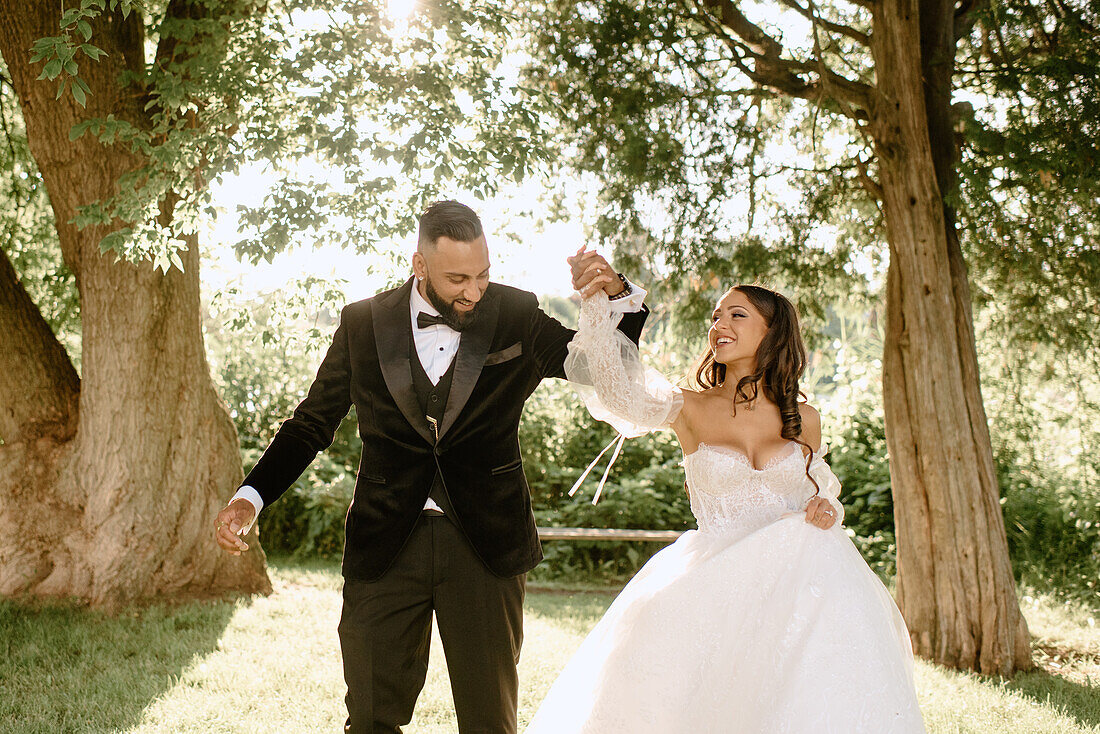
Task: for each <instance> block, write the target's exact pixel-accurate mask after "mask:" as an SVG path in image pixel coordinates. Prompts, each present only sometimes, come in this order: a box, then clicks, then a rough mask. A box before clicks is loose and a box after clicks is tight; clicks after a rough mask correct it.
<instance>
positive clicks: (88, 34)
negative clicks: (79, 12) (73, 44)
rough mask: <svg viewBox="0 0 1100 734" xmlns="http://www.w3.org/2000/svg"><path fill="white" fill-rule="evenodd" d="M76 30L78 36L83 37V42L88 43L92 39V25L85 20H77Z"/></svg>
mask: <svg viewBox="0 0 1100 734" xmlns="http://www.w3.org/2000/svg"><path fill="white" fill-rule="evenodd" d="M76 30H77V31H79V32H80V35H82V36H84V40H85V41H89V40H91V38H92V24H91V23H89V22H88V21H86V20H79V21H77V24H76Z"/></svg>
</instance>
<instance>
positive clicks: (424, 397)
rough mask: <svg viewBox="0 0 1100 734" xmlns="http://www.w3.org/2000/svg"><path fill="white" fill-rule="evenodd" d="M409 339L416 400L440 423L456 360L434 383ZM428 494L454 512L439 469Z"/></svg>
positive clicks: (423, 409) (423, 410) (425, 412)
mask: <svg viewBox="0 0 1100 734" xmlns="http://www.w3.org/2000/svg"><path fill="white" fill-rule="evenodd" d="M409 341H410V345H411V348H410V349H409V352H410V354H409V364H410V365H412V378H413V392H414V393H416V400H417V402H418V403H419V404H420V410H421V412H422V413H424V415H426V416H428V417H429V418H430V419H431V420H429V421H428V422H429V423H431V422H432V420H434V421H435V425H439V422H440V421H442V420H443V412H444V410H446V408H447V398H448V397H449V396H450V394H451V380H452V379H453V378H454V373H455V361H454V360H453V359H452V360H451V365H450V366H449V367H448V368H447V371H446V372H444V373H443V376H442V377H440V378H439V382H437V383H436V384H434V385H433V384H432V381H431V378H429V377H428V373H427V372H425V371H424V365H422V364H421V363H420V355H419V354H418V353H417V351H416V340H415V339H410V340H409ZM428 496H429V497H431V498H432V501H433V502H435V503H436V504H437V505H439V506H440V507H441V508H442V509H443V512H444V513H446V514H453V513H454V510H453V509H452V507H451V502H450V499H449V498H448V497H447V490H446V488H445V487H444V486H443V478H442V476H441V475H440V473H439V472H438V471H436V473H435V477H434V478H433V479H432V488H431V490H429V491H428Z"/></svg>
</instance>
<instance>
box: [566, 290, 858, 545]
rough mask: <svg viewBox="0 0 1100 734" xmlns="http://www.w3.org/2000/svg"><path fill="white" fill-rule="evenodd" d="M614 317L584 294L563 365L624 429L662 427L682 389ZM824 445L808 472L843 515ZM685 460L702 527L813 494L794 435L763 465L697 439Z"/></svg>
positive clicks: (734, 522)
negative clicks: (649, 363) (647, 361)
mask: <svg viewBox="0 0 1100 734" xmlns="http://www.w3.org/2000/svg"><path fill="white" fill-rule="evenodd" d="M619 318H621V314H616V313H613V312H612V311H611V309H610V307H609V305H608V302H607V299H606V297H602V296H600V295H597V296H595V297H592V298H588V299H586V300H585V301H584V303H583V304H582V306H581V318H580V327H579V329H578V331H577V335H576V337H574V339H573V341H572V342H571V343H570V345H569V356H568V357H567V358H566V360H565V373H566V375H567V376H568V377H569V379H570V380H571V381H572V382H573V385H574V388H575V389H576V390H577V393H578V394H579V395H580V396H581V399H583V400H584V402H585V405H586V406H587V407H588V410H589V412H591V413H592V415H593V416H594V417H596V418H598V419H599V420H603V421H607V422H608V423H610V424H611V425H612V426H614V427H615V428H617V429H618V430H619V431H620V432H621V433H622V434H624V435H626V436H638V435H641V434H643V433H646V432H647V431H652V430H656V429H659V428H667V427H669V426H671V425H672V423H673V422H675V420H676V418H677V417H678V416H679V414H680V410H681V408H682V407H683V402H684V397H683V392H682V391H681V390H680V389H679V388H677V387H675V386H673V385H672V384H671V383H670V382H669V381H668V380H667V379H665V378H664V377H663V376H662V375H661V374H660V373H658V372H657V371H656V370H653V369H650V368H647V367H646V366H645V365H644V364H642V361H641V357H640V356H639V354H638V347H637V346H636V345H635V344H634V343H633V342H631V341H630V340H629V339H627V338H626V337H625V336H624V335H623V334H622V332H620V331H618V330H617V329H616V328H615V327H616V325H617V323H618V320H619ZM826 451H827V449H826V448H825V447H822V448H821V449H820V450H819V451H817V452H815V453H814V456H813V460H812V461H811V462H810V475H812V476H813V479H814V481H816V482H817V485H818V487H819V492H818V495H819V496H821V497H823V498H825V499H826V500H828V501H829V503H830V504H831V505H832V506H833V509H834V510H836V513H837V520H838V521H839V522H842V521H843V519H844V509H843V507H842V506H841V505H840V502H839V501H838V499H837V498H838V496H839V494H840V482H839V481H838V480H837V478H836V476H835V475H834V474H833V472H832V470H831V469H829V465H828V464H826V463H825V461H824V458H823V457H824V455H825V453H826ZM684 468H685V470H686V472H687V481H688V488H689V491H690V493H691V510H692V512H693V513H694V514H695V518H696V520H697V521H698V523H699V529H700V530H702V531H723V530H734V529H743V528H746V527H760V526H763V525H766V524H768V523H769V522H772V521H774V520H777V519H779V518H780V517H781V516H782V515H784V514H786V513H789V512H797V511H800V510H804V509H805V508H806V504H807V502H809V500H810V498H811V497H813V496H814V484H813V482H811V481H810V478H809V477H808V476H806V457H805V455H804V454H803V452H802V450H801V448H800V446H799V444H797V443H795V442H793V441H791V442H789V443H788V445H787V447H786V448H784V449H783V450H782V451H780V453H779V454H778V455H776V456H775V458H773V459H772V460H771V461H769V462H768V463H767V464H766V465H765V466H763V467H761V468H760V469H756V468H755V467H753V466H752V463H751V462H750V461H749V459H748V457H746V456H745V455H744V454H741V453H740V452H738V451H736V450H735V449H731V448H725V447H720V446H719V447H716V446H710V445H708V444H700V445H699V448H698V450H696V451H694V452H693V453H691V454H688V455H687V456H686V457H685V458H684Z"/></svg>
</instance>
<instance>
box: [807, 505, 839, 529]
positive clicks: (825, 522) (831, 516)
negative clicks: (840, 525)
mask: <svg viewBox="0 0 1100 734" xmlns="http://www.w3.org/2000/svg"><path fill="white" fill-rule="evenodd" d="M806 522H808V523H810V524H811V525H813V526H814V527H818V528H821V529H822V530H828V529H829V528H831V527H832V526H833V525H834V524H835V523H836V510H834V509H833V506H832V505H831V504H829V501H828V500H827V499H825V498H824V497H811V498H810V502H809V504H807V505H806Z"/></svg>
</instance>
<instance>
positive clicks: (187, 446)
mask: <svg viewBox="0 0 1100 734" xmlns="http://www.w3.org/2000/svg"><path fill="white" fill-rule="evenodd" d="M60 9H61V6H60V5H58V4H57V3H53V2H46V1H45V0H32V1H31V2H28V1H27V0H18V1H17V0H2V2H0V54H2V56H3V58H4V60H5V61H6V63H7V66H8V69H9V70H10V72H11V75H12V80H13V82H14V85H15V89H16V91H17V93H18V95H19V100H20V104H21V108H22V112H23V117H24V120H25V123H26V128H27V136H28V140H29V143H30V149H31V152H32V154H33V155H34V157H35V160H36V162H37V163H38V166H39V169H40V171H41V173H42V176H43V179H44V181H45V184H46V187H47V191H48V193H49V197H50V203H51V205H52V207H53V211H54V214H55V217H56V221H57V228H58V233H59V236H60V242H61V247H62V252H63V256H64V258H65V261H66V263H67V264H68V265H69V267H70V268H71V269H72V270H73V272H74V273H75V275H76V279H77V284H78V289H79V293H80V303H81V322H82V327H83V340H82V354H81V367H82V379H81V380H80V381H79V383H78V382H77V381H76V379H75V371H74V370H73V368H72V366H71V364H69V363H68V361H67V359H63V358H59V356H58V355H59V354H60V355H63V354H64V352H63V350H61V347H60V345H58V344H57V341H56V339H55V338H53V335H52V334H50V333H49V330H48V329H46V328H45V324H44V323H43V322H42V319H41V317H40V316H39V314H38V313H37V311H36V310H35V309H33V308H28V304H29V303H30V299H29V298H27V297H26V293H25V291H23V289H22V287H21V286H20V285H19V284H18V283H17V282H15V273H14V270H13V269H12V268H11V267H10V263H7V260H6V258H5V259H3V260H2V261H0V308H3V310H4V314H3V317H0V328H2V329H3V331H4V334H5V338H4V342H5V346H6V345H7V343H8V336H7V335H8V334H10V335H13V337H14V339H15V341H16V343H18V344H19V345H21V347H22V349H21V350H19V351H13V350H10V349H7V348H5V349H3V350H0V373H6V375H23V374H27V375H28V377H27V378H26V380H27V382H25V383H24V386H21V384H20V383H23V378H22V377H20V378H19V379H0V404H2V405H4V406H5V407H6V409H7V412H6V413H5V416H4V417H3V418H0V431H3V432H4V434H3V436H2V438H3V445H2V446H0V487H2V488H3V494H2V496H0V501H2V504H0V594H4V595H35V596H63V597H77V598H80V599H82V600H85V601H87V602H90V603H93V604H97V605H105V606H117V605H119V604H122V603H126V602H129V601H134V600H141V599H149V598H155V597H161V596H178V595H188V596H191V595H194V596H205V595H210V594H218V593H223V592H226V591H243V592H267V591H269V590H270V583H269V582H268V579H267V574H266V570H265V559H264V556H263V552H262V551H261V550H260V548H259V544H258V543H257V542H255V540H256V539H255V538H253V539H252V540H253V542H252V543H250V545H251V546H252V548H253V550H252V551H251V552H249V553H247V554H245V555H243V556H241V557H240V558H235V557H231V556H229V555H227V554H225V553H224V552H222V551H221V550H219V549H218V547H217V545H216V544H215V543H214V540H213V527H212V522H213V517H214V515H215V513H216V512H217V509H218V508H219V507H220V506H222V505H223V504H224V502H225V500H226V498H227V496H228V495H229V494H230V493H231V492H232V490H233V489H234V488H235V487H236V486H237V484H238V483H239V482H240V480H241V466H240V459H239V454H238V443H237V437H236V432H235V430H234V428H233V424H232V422H231V420H230V418H229V415H228V412H227V410H226V408H225V406H224V404H223V403H222V401H221V400H220V398H219V397H218V395H217V394H216V391H215V390H214V387H213V384H212V382H211V379H210V373H209V367H208V365H207V362H206V355H205V351H204V347H203V337H202V325H201V309H200V302H199V275H198V270H199V256H198V247H197V243H195V242H194V241H192V242H190V243H189V244H190V247H189V249H188V250H187V251H186V252H185V253H181V255H182V256H183V261H184V265H185V269H186V270H185V272H184V273H180V272H178V271H172V272H171V273H170V274H168V275H166V276H165V275H161V274H159V273H158V272H156V271H154V270H153V268H152V267H151V266H149V265H142V266H135V265H131V264H127V263H122V262H116V261H115V258H114V256H113V255H101V254H100V252H99V248H98V243H99V240H100V239H101V238H102V236H103V235H104V234H105V233H106V231H107V230H105V229H91V228H89V229H85V230H78V229H77V228H76V227H74V226H73V225H71V224H69V221H70V220H71V219H72V217H73V215H74V214H75V213H76V208H77V207H78V206H80V205H83V204H88V203H91V202H93V201H95V200H96V199H99V198H104V197H107V196H109V195H110V194H111V193H112V192H113V191H114V187H115V182H116V181H117V179H118V176H119V175H120V174H122V173H124V172H126V171H129V170H133V169H134V168H135V167H137V166H139V165H140V163H141V161H140V160H139V159H137V158H136V157H134V156H133V155H131V154H129V153H127V152H124V151H123V150H122V149H120V148H118V147H110V148H107V147H102V146H100V145H99V144H98V143H96V142H94V141H92V140H90V139H88V137H87V136H86V137H85V138H83V139H81V140H79V141H77V142H76V143H72V142H70V141H69V130H70V128H71V127H72V125H74V124H75V123H77V122H79V121H80V120H81V119H83V118H84V117H88V116H106V115H108V114H114V115H115V116H116V117H118V118H121V119H125V120H129V121H130V122H133V123H135V124H137V125H143V124H147V119H146V118H145V114H146V113H145V112H144V110H143V109H142V107H143V104H144V101H143V100H142V99H141V98H140V97H139V95H137V94H135V90H134V89H128V90H127V89H121V88H120V87H119V86H118V78H119V74H120V72H122V71H124V70H128V71H131V72H134V73H138V74H140V73H141V72H142V64H143V62H142V54H143V49H142V46H143V43H144V39H143V29H142V26H141V20H140V18H139V17H138V14H137V13H133V14H131V15H130V17H129V18H128V19H125V20H124V19H123V18H122V16H121V15H120V14H117V13H107V14H105V15H104V17H103V18H101V19H100V21H99V22H97V23H96V24H95V36H94V38H93V41H94V42H95V43H96V44H97V45H98V46H100V47H101V48H103V49H104V50H105V51H107V54H108V55H107V56H106V57H105V58H103V59H102V60H101V61H100V62H98V63H94V64H93V63H84V64H82V65H81V70H80V71H81V76H82V78H83V79H84V80H85V81H87V82H88V84H89V86H90V87H91V94H90V95H89V98H88V109H87V111H85V110H82V109H81V108H79V107H78V106H76V105H75V104H74V103H73V102H72V101H71V99H69V97H68V95H66V96H65V97H64V98H63V99H62V100H60V101H56V100H55V99H54V93H55V90H56V83H55V82H47V81H36V80H35V77H36V76H37V73H38V69H37V68H32V67H31V66H30V65H29V64H28V56H29V53H28V49H29V48H30V47H31V45H32V43H33V42H34V41H35V40H36V39H38V38H41V37H44V36H51V35H55V34H56V33H57V23H58V18H59V14H60ZM5 265H6V266H7V267H4V266H5ZM9 304H12V307H11V308H9ZM15 305H18V306H19V307H18V308H16V307H15ZM25 385H30V386H32V389H30V390H28V389H27V388H26V386H25ZM9 406H10V407H9Z"/></svg>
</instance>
